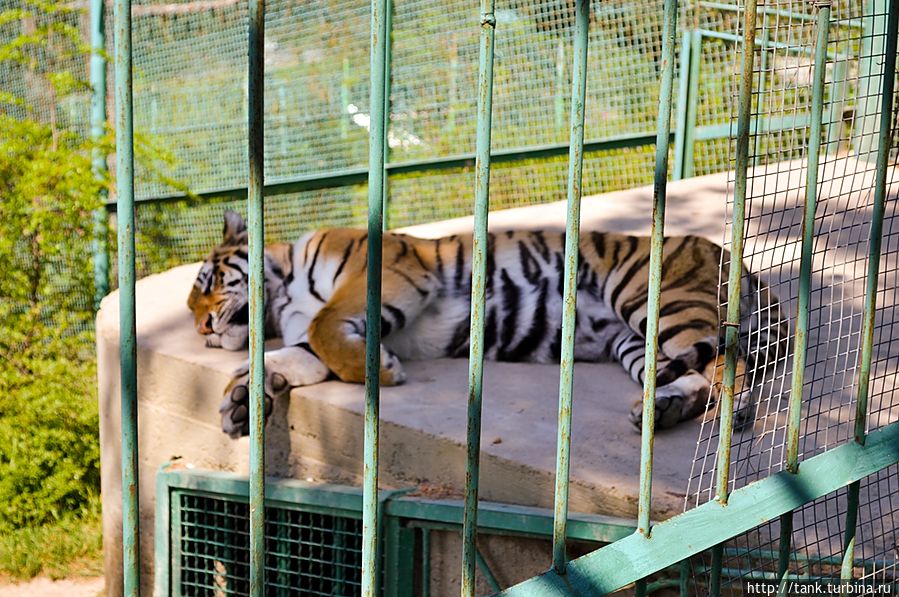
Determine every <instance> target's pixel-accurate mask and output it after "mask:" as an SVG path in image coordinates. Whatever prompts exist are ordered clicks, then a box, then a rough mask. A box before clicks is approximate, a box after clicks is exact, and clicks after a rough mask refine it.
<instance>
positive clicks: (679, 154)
mask: <svg viewBox="0 0 899 597" xmlns="http://www.w3.org/2000/svg"><path fill="white" fill-rule="evenodd" d="M692 39H693V31H684V32H683V34H682V36H681V44H680V67H679V68H678V89H677V112H676V113H675V116H674V124H675V129H674V172H672V178H673V179H674V180H680V179H682V178H683V177H684V141H685V139H686V133H687V131H686V127H687V106H688V105H689V104H690V103H691V100H692V98H691V97H690V95H689V92H690V51H691V50H692V46H693V44H692Z"/></svg>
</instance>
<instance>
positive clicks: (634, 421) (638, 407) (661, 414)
mask: <svg viewBox="0 0 899 597" xmlns="http://www.w3.org/2000/svg"><path fill="white" fill-rule="evenodd" d="M684 398H685V397H684V396H683V394H682V393H681V392H680V390H679V388H677V387H672V386H671V385H667V386H662V387H661V388H656V408H655V426H656V428H658V429H668V428H669V427H674V426H675V425H677V424H678V423H679V422H680V420H681V414H682V412H683V406H684ZM628 420H629V421H630V422H631V425H633V427H634V429H635V430H636V431H641V430H642V429H643V401H642V400H638V401H637V402H635V403H634V406H633V407H632V408H631V412H630V413H629V415H628Z"/></svg>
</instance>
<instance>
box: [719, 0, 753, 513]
mask: <svg viewBox="0 0 899 597" xmlns="http://www.w3.org/2000/svg"><path fill="white" fill-rule="evenodd" d="M756 2H757V0H747V1H746V7H745V9H744V12H745V14H744V20H743V61H742V65H741V67H740V78H741V81H740V103H739V114H738V117H737V150H736V172H735V180H734V207H733V226H732V230H731V250H730V273H729V276H728V281H727V290H728V295H727V321H726V322H724V323H725V324H726V325H725V327H726V330H727V331H726V332H725V337H724V388H723V391H722V393H721V407H720V412H721V419H720V424H719V427H720V432H719V437H718V471H717V477H716V485H715V489H716V492H717V499H718V501H720V502H721V503H727V496H728V482H729V479H730V445H731V440H732V438H733V415H734V385H735V384H736V377H737V357H738V352H739V345H738V343H739V339H740V324H739V321H740V283H741V281H742V280H741V278H742V276H743V241H744V239H743V236H744V231H745V226H746V188H747V185H746V177H747V169H748V167H749V127H750V126H751V122H750V117H751V112H752V66H753V58H754V56H755V20H756V12H757V5H756Z"/></svg>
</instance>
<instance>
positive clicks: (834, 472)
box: [501, 423, 899, 597]
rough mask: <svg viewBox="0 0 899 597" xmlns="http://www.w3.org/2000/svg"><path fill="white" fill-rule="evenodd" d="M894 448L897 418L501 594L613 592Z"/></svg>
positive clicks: (795, 503)
mask: <svg viewBox="0 0 899 597" xmlns="http://www.w3.org/2000/svg"><path fill="white" fill-rule="evenodd" d="M897 446H899V423H892V424H890V425H887V426H884V427H881V428H879V429H877V430H876V431H873V432H871V433H870V434H869V435H868V437H867V441H866V442H865V445H864V446H862V445H861V444H858V443H856V442H848V443H845V444H842V445H840V446H837V447H835V448H832V449H831V450H828V451H826V452H824V453H822V454H819V455H817V456H814V457H812V458H809V459H808V460H805V461H803V463H802V467H801V468H800V470H799V472H798V473H790V472H787V471H782V472H780V473H777V474H774V475H771V476H769V477H766V478H764V479H762V480H759V481H755V482H753V483H750V484H749V485H746V486H745V487H741V488H739V489H737V490H735V491H734V492H733V493H732V494H731V495H730V496H729V499H728V503H727V505H724V504H722V503H721V502H719V501H717V500H712V501H710V502H707V503H705V504H702V505H701V506H697V507H696V508H693V509H692V510H689V511H687V512H684V513H683V514H680V515H678V516H675V517H673V518H669V519H668V520H666V521H664V522H660V523H657V524H656V525H654V526H653V529H652V538H651V540H649V541H647V540H646V538H645V537H643V536H642V535H640V534H637V533H635V534H633V535H629V536H628V537H625V538H624V539H621V540H620V541H616V542H615V543H613V544H612V545H608V546H606V547H603V548H601V549H598V550H596V551H594V552H591V553H589V554H587V555H585V556H582V557H580V558H577V559H575V560H572V561H571V562H569V563H568V567H567V568H566V574H565V575H560V574H558V573H556V572H555V570H553V569H550V570H549V571H548V572H545V573H543V574H542V575H540V576H537V577H535V578H532V579H529V580H527V581H525V582H523V583H521V584H518V585H516V586H514V587H511V588H509V589H506V590H505V591H504V592H503V593H501V595H504V596H508V597H512V596H519V595H520V596H524V595H527V596H528V597H543V596H548V595H572V594H573V595H578V594H583V595H602V594H605V593H609V592H611V591H614V590H616V589H619V588H621V587H623V586H625V585H627V584H630V583H632V582H635V581H636V580H638V579H641V578H644V577H646V576H648V575H649V574H652V573H654V572H657V571H658V570H662V569H664V568H667V567H668V566H671V565H673V564H675V563H677V562H679V561H680V560H682V559H684V558H687V557H690V556H693V555H695V554H697V553H700V552H702V551H705V550H706V549H709V548H711V547H712V546H714V545H718V544H720V543H723V542H725V541H727V540H729V539H731V538H733V537H736V536H738V535H740V534H742V533H745V532H746V531H748V530H749V529H752V528H755V527H757V526H758V525H759V524H763V523H765V522H767V521H769V520H772V519H774V518H776V517H778V516H780V515H781V514H783V513H785V512H788V511H790V510H794V509H796V508H798V507H800V506H802V505H803V504H807V503H809V502H812V501H814V500H816V499H817V498H819V497H821V496H823V495H827V494H829V493H832V492H834V491H837V490H838V489H840V488H842V487H845V486H847V485H849V484H850V483H852V482H854V481H857V480H859V479H862V478H864V477H867V476H869V475H872V474H874V473H876V472H878V471H880V470H883V469H885V468H886V467H889V466H892V465H894V464H895V463H897V462H899V448H897ZM685 536H689V537H690V541H689V542H686V543H685V542H684V537H685Z"/></svg>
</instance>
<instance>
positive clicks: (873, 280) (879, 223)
mask: <svg viewBox="0 0 899 597" xmlns="http://www.w3.org/2000/svg"><path fill="white" fill-rule="evenodd" d="M888 14H889V19H888V22H887V30H886V48H885V55H884V60H883V75H882V81H883V84H882V88H881V94H880V102H881V104H880V130H879V132H878V136H877V171H876V175H875V179H874V207H873V210H872V213H871V234H870V244H869V246H868V272H867V279H866V280H865V307H864V320H863V323H862V334H861V339H860V342H861V347H860V350H859V366H858V393H857V394H856V401H855V426H854V438H855V441H856V443H858V444H861V445H864V443H865V439H866V436H865V429H866V427H867V421H868V398H869V395H870V383H871V362H872V360H873V357H874V328H875V327H876V320H875V317H876V315H877V283H878V281H879V277H880V254H881V245H882V241H883V217H884V211H885V209H886V184H887V169H888V165H889V159H890V149H891V147H890V146H891V144H892V117H893V93H894V91H895V83H896V79H895V75H896V51H897V35H899V32H897V28H899V0H891V1H890V7H889V11H888ZM859 490H860V486H859V482H856V483H853V484H852V485H850V486H849V493H848V499H847V510H846V533H845V539H844V544H843V549H844V553H843V565H842V568H841V572H840V578H841V580H843V581H849V580H851V579H852V574H853V571H852V567H853V566H852V564H853V561H854V559H855V533H856V523H857V520H858V501H859V500H858V497H859Z"/></svg>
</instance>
